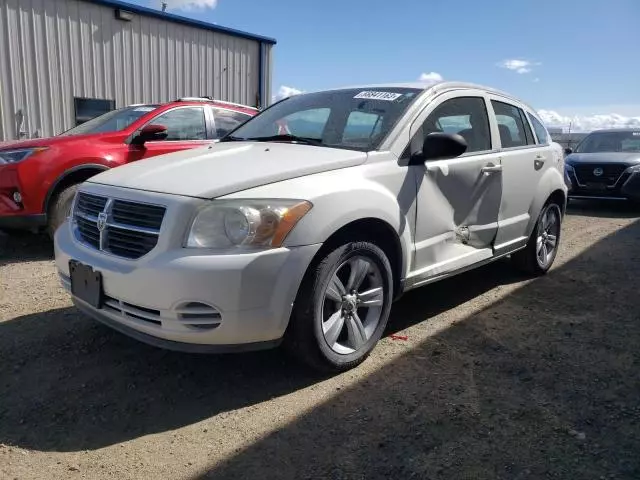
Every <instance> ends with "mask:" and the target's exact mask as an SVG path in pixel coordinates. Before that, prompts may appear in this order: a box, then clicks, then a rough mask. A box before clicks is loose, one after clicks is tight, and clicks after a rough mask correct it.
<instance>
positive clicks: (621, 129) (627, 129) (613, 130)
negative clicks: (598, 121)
mask: <svg viewBox="0 0 640 480" xmlns="http://www.w3.org/2000/svg"><path fill="white" fill-rule="evenodd" d="M638 131H640V126H639V127H635V128H634V127H618V128H599V129H598V130H593V131H592V133H596V132H598V133H601V132H608V133H627V132H638Z"/></svg>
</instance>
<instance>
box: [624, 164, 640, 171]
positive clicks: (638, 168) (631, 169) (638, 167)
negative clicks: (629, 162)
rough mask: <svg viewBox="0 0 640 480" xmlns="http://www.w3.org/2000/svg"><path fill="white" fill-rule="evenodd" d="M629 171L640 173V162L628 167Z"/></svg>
mask: <svg viewBox="0 0 640 480" xmlns="http://www.w3.org/2000/svg"><path fill="white" fill-rule="evenodd" d="M627 172H629V173H640V163H639V164H638V165H634V166H633V167H629V168H627Z"/></svg>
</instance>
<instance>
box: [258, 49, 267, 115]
mask: <svg viewBox="0 0 640 480" xmlns="http://www.w3.org/2000/svg"><path fill="white" fill-rule="evenodd" d="M258 48H259V55H258V94H257V98H256V107H257V108H260V109H262V108H264V107H266V105H265V104H264V103H263V102H264V98H265V83H266V82H265V75H264V64H265V48H264V43H262V42H259V43H258Z"/></svg>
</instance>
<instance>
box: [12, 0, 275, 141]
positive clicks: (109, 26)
mask: <svg viewBox="0 0 640 480" xmlns="http://www.w3.org/2000/svg"><path fill="white" fill-rule="evenodd" d="M0 45H2V48H0V139H3V140H9V139H15V138H18V133H17V123H18V122H17V118H18V117H17V116H19V112H22V113H23V115H24V127H23V130H24V131H25V132H26V134H27V137H29V138H30V137H33V136H35V135H36V134H37V135H38V136H41V137H42V136H50V135H54V134H58V133H60V132H62V131H64V130H67V129H69V128H71V127H73V126H74V125H75V120H74V109H73V97H85V98H101V99H109V100H115V102H116V107H122V106H125V105H129V104H132V103H144V102H165V101H169V100H174V99H176V98H178V97H181V96H198V95H210V96H212V97H214V98H217V99H221V100H227V101H232V102H238V103H245V104H248V105H255V102H256V98H257V95H258V91H259V82H260V78H259V76H260V72H259V54H260V51H259V50H260V44H259V43H258V42H257V41H254V40H249V39H245V38H240V37H234V36H231V35H227V34H223V33H218V32H213V31H208V30H204V29H201V28H197V27H191V26H188V25H183V24H178V23H174V22H169V21H164V20H162V19H158V18H152V17H147V16H142V15H135V16H134V19H133V20H132V21H131V22H124V21H121V20H117V19H116V18H115V15H114V10H113V9H112V8H109V7H105V6H101V5H96V4H93V3H89V2H85V1H82V0H0ZM268 49H269V50H270V49H271V47H270V46H269V47H268ZM267 58H268V56H267ZM265 63H269V62H268V61H267V62H265ZM263 68H264V69H265V75H266V79H270V65H263ZM266 91H267V92H268V94H267V95H270V91H271V88H270V86H268V87H267V88H266Z"/></svg>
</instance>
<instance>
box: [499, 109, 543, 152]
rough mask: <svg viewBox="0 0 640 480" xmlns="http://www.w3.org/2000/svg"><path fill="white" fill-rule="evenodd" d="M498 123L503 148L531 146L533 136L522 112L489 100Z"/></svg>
mask: <svg viewBox="0 0 640 480" xmlns="http://www.w3.org/2000/svg"><path fill="white" fill-rule="evenodd" d="M491 104H492V105H493V110H494V111H495V113H496V120H497V121H498V131H499V132H500V142H501V143H502V147H503V148H513V147H524V146H526V145H533V144H534V141H533V134H532V133H531V128H529V124H528V122H527V123H525V122H524V121H523V120H524V118H525V117H524V112H523V111H522V110H521V109H519V108H518V107H515V106H513V105H509V104H508V103H503V102H498V101H496V100H491Z"/></svg>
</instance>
